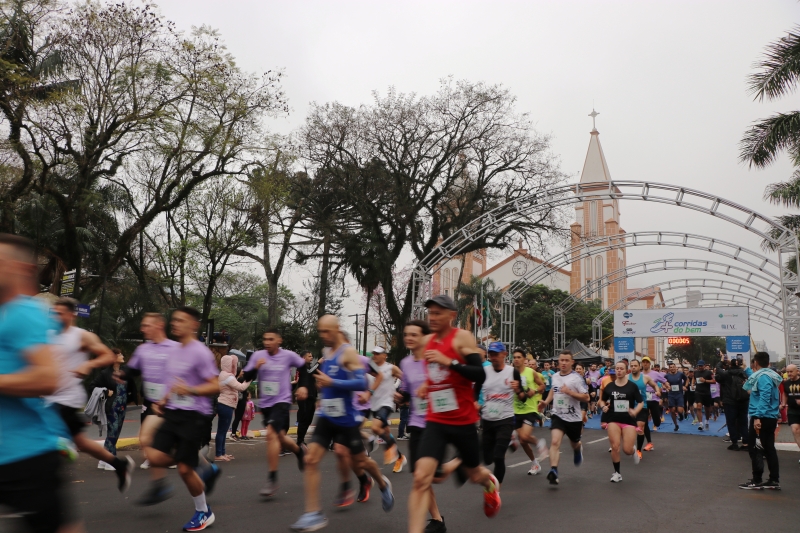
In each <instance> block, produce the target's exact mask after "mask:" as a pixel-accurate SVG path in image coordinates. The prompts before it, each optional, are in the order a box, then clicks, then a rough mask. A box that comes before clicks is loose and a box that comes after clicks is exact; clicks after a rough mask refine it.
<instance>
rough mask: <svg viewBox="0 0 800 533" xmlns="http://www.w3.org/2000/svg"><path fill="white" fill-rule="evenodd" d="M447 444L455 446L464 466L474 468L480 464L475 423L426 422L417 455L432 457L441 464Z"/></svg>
mask: <svg viewBox="0 0 800 533" xmlns="http://www.w3.org/2000/svg"><path fill="white" fill-rule="evenodd" d="M448 444H452V445H453V446H454V447H455V449H456V450H457V451H458V456H459V457H460V458H461V463H462V464H463V465H464V466H465V467H466V468H475V467H477V466H478V465H480V464H481V452H480V442H479V441H478V427H477V426H476V425H475V424H466V425H460V426H452V425H450V424H441V423H439V422H428V423H427V424H426V426H425V432H424V433H423V434H422V441H421V442H420V444H419V457H433V458H434V459H436V462H437V463H439V464H441V463H442V461H443V460H444V452H445V450H446V449H447V445H448Z"/></svg>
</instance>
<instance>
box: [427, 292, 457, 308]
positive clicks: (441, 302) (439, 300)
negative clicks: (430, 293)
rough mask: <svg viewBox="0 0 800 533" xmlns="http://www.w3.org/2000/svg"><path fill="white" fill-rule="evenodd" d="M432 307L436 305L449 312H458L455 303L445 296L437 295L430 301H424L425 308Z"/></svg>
mask: <svg viewBox="0 0 800 533" xmlns="http://www.w3.org/2000/svg"><path fill="white" fill-rule="evenodd" d="M432 305H438V306H439V307H444V308H445V309H449V310H451V311H458V308H457V307H456V303H455V302H454V301H453V299H452V298H450V297H449V296H448V295H446V294H437V295H436V296H434V297H433V298H431V299H430V300H426V301H425V307H430V306H432Z"/></svg>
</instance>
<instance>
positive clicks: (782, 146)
mask: <svg viewBox="0 0 800 533" xmlns="http://www.w3.org/2000/svg"><path fill="white" fill-rule="evenodd" d="M798 144H800V111H793V112H791V113H778V114H777V115H773V116H771V117H769V118H766V119H764V120H762V121H759V122H756V123H755V124H753V126H752V127H751V128H750V129H749V130H747V132H746V133H745V135H744V137H743V138H742V140H741V142H740V143H739V147H740V150H741V152H740V154H739V158H740V160H741V161H744V162H748V163H750V165H755V166H757V167H766V166H767V165H769V164H770V163H772V162H774V161H775V159H776V158H777V157H778V154H779V153H780V152H781V151H783V150H787V151H789V152H792V153H797V151H798Z"/></svg>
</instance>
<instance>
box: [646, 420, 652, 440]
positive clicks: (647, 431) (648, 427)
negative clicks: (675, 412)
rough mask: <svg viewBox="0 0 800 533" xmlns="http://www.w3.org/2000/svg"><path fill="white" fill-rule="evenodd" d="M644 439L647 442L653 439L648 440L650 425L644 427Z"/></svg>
mask: <svg viewBox="0 0 800 533" xmlns="http://www.w3.org/2000/svg"><path fill="white" fill-rule="evenodd" d="M644 438H646V439H647V442H653V439H651V438H650V424H645V425H644Z"/></svg>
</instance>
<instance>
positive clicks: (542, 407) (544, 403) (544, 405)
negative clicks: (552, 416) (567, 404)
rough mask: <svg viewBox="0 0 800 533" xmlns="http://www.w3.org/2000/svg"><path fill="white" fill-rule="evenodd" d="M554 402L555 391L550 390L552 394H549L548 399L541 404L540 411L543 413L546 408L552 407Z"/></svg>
mask: <svg viewBox="0 0 800 533" xmlns="http://www.w3.org/2000/svg"><path fill="white" fill-rule="evenodd" d="M552 401H553V389H550V392H548V393H547V398H545V399H544V400H542V401H540V402H539V410H540V411H543V410H544V407H546V406H548V405H550V403H551V402H552Z"/></svg>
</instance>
